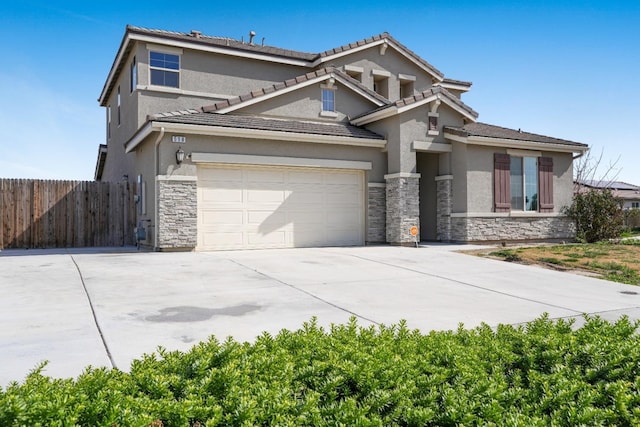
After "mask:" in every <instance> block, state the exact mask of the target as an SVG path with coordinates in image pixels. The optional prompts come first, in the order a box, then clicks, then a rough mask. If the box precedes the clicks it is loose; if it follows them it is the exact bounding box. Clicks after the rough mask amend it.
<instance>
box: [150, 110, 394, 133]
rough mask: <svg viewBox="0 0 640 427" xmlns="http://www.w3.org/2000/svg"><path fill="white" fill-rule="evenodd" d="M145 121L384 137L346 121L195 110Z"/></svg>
mask: <svg viewBox="0 0 640 427" xmlns="http://www.w3.org/2000/svg"><path fill="white" fill-rule="evenodd" d="M148 120H152V121H158V122H168V123H183V124H191V125H205V126H220V127H229V128H241V129H255V130H266V131H276V132H294V133H305V134H312V135H328V136H338V137H350V138H366V139H379V140H383V139H384V138H383V137H382V136H381V135H378V134H377V133H374V132H371V131H370V130H367V129H364V128H361V127H358V126H353V125H351V124H349V123H345V122H331V123H329V122H314V121H311V120H290V119H276V118H266V117H260V116H251V115H241V114H215V113H208V112H203V111H198V110H185V111H182V112H179V111H176V112H172V113H163V114H155V115H153V116H149V117H148Z"/></svg>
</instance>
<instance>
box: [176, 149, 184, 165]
mask: <svg viewBox="0 0 640 427" xmlns="http://www.w3.org/2000/svg"><path fill="white" fill-rule="evenodd" d="M183 161H184V150H183V149H182V147H180V148H178V151H176V163H177V164H180V163H182V162H183Z"/></svg>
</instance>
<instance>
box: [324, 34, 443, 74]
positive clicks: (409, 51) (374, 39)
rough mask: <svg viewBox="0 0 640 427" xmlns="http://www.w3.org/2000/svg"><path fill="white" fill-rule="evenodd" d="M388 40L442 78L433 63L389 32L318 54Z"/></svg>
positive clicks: (337, 51) (331, 53) (326, 54)
mask: <svg viewBox="0 0 640 427" xmlns="http://www.w3.org/2000/svg"><path fill="white" fill-rule="evenodd" d="M385 39H387V40H389V41H390V42H392V43H393V44H395V45H397V46H398V47H400V48H401V49H402V50H404V51H405V53H406V54H407V55H409V56H410V57H412V58H413V59H414V60H415V61H417V62H419V63H420V64H422V65H423V66H425V67H426V68H427V69H429V70H430V71H431V72H432V73H433V74H434V75H436V76H438V77H440V78H443V77H444V74H443V73H442V72H441V71H440V70H438V69H437V68H436V67H434V66H433V65H431V64H429V63H428V62H427V61H425V60H424V59H422V58H421V57H420V56H418V55H417V54H416V53H415V52H414V51H412V50H411V49H409V48H407V47H406V46H405V45H403V44H402V43H400V42H399V41H398V40H396V39H395V38H393V37H392V36H391V35H390V34H389V33H387V32H384V33H381V34H378V35H375V36H373V37H369V38H366V39H362V40H358V41H357V42H353V43H349V44H346V45H343V46H340V47H336V48H333V49H329V50H325V51H324V52H321V53H320V54H319V55H318V56H319V57H320V58H325V57H329V56H333V55H335V54H338V53H342V52H346V51H349V50H352V49H355V48H358V47H360V46H365V45H368V44H371V43H374V42H377V41H379V40H385Z"/></svg>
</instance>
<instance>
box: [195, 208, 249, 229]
mask: <svg viewBox="0 0 640 427" xmlns="http://www.w3.org/2000/svg"><path fill="white" fill-rule="evenodd" d="M243 217H244V211H242V210H235V211H233V210H219V209H203V210H201V215H200V218H199V223H200V224H202V225H203V226H215V225H239V226H242V224H243V222H244V218H243Z"/></svg>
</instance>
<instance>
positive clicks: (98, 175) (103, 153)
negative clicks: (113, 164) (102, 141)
mask: <svg viewBox="0 0 640 427" xmlns="http://www.w3.org/2000/svg"><path fill="white" fill-rule="evenodd" d="M103 157H104V158H106V157H107V147H103V146H102V145H101V146H100V147H99V148H98V158H97V159H96V170H95V171H94V173H93V179H94V181H100V180H101V179H102V172H104V164H103V166H102V167H100V160H101V159H102V158H103Z"/></svg>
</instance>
